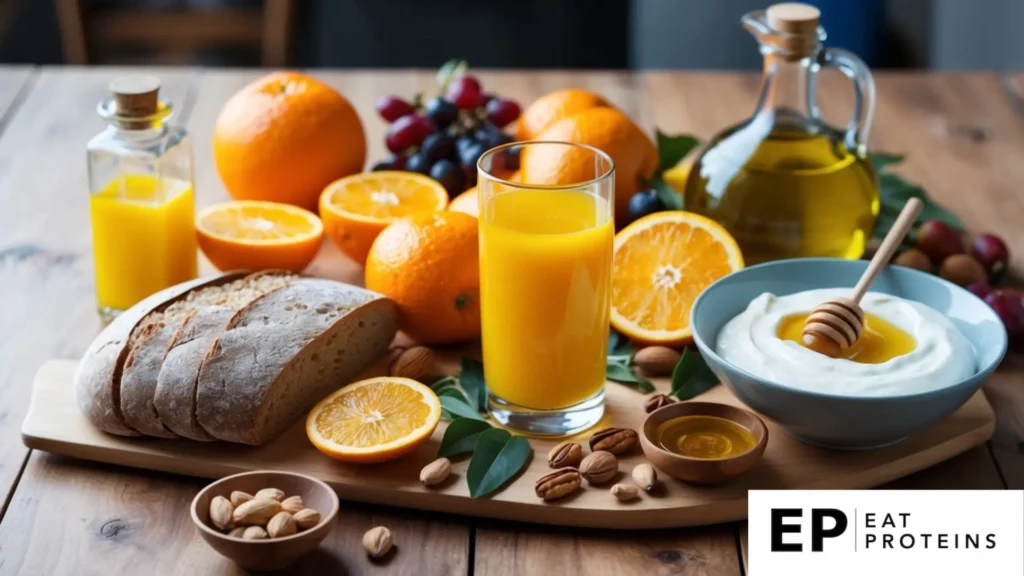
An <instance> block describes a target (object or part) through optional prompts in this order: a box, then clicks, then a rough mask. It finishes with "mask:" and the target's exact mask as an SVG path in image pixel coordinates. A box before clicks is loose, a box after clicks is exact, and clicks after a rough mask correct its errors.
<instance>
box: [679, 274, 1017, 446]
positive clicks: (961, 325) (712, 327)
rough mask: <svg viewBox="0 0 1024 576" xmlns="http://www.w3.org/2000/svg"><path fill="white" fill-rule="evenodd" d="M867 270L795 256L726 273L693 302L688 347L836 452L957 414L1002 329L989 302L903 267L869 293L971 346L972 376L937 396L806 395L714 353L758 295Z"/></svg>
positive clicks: (839, 282) (842, 281) (768, 411)
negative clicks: (925, 314)
mask: <svg viewBox="0 0 1024 576" xmlns="http://www.w3.org/2000/svg"><path fill="white" fill-rule="evenodd" d="M867 264H868V263H867V262H866V261H863V260H839V259H834V258H800V259H793V260H781V261H778V262H769V263H767V264H761V265H758V266H751V267H750V268H745V269H743V270H740V271H738V272H735V273H733V274H730V275H728V276H726V277H724V278H722V279H720V280H718V281H717V282H715V283H714V284H712V285H711V286H709V287H708V288H707V289H706V290H705V291H704V292H703V293H702V294H701V295H700V297H698V298H697V301H696V302H694V303H693V310H692V312H691V324H692V326H693V336H694V341H695V342H696V344H697V347H698V348H699V349H700V352H701V354H702V355H703V356H704V359H705V360H706V361H707V363H708V366H709V367H710V368H711V370H712V371H714V373H715V374H716V375H717V376H718V377H719V379H721V381H722V382H724V383H725V385H726V386H728V387H729V389H730V390H732V391H733V393H735V394H736V396H737V397H739V399H740V400H742V401H743V402H744V403H746V404H747V405H748V406H750V407H751V408H753V409H754V410H756V411H758V412H760V413H761V414H763V415H765V416H767V417H768V418H770V419H772V420H774V421H776V422H777V423H779V424H780V425H781V426H782V427H783V428H784V429H785V430H786V431H787V432H789V433H790V434H792V435H793V436H796V437H797V438H799V439H800V440H803V441H804V442H807V443H809V444H815V445H818V446H823V447H828V448H843V449H864V448H875V447H879V446H885V445H887V444H892V443H894V442H899V441H900V440H902V439H903V438H906V437H907V436H909V435H910V434H913V433H914V432H917V431H919V430H921V429H922V428H925V427H926V426H928V425H930V424H934V423H935V422H937V421H939V420H941V419H942V418H945V417H946V416H949V415H950V414H952V413H953V412H955V411H956V410H957V409H958V408H960V406H962V405H963V404H964V403H965V402H967V400H968V399H969V398H970V397H971V396H972V395H973V394H974V393H975V392H976V391H977V390H978V388H979V387H980V386H981V383H982V382H983V381H984V380H985V378H987V377H988V375H989V374H991V373H992V371H993V370H995V368H996V366H998V365H999V362H1000V361H1001V360H1002V359H1003V355H1004V354H1005V353H1006V344H1007V339H1006V329H1005V328H1004V327H1003V324H1002V322H1000V320H999V317H998V316H996V314H995V312H994V311H993V310H992V309H991V308H990V307H989V306H988V304H986V303H985V302H984V301H982V300H981V299H980V298H978V297H976V296H974V295H973V294H971V293H970V292H968V291H967V290H964V289H963V288H960V287H959V286H956V285H955V284H952V283H950V282H947V281H945V280H943V279H941V278H939V277H937V276H933V275H931V274H925V273H923V272H919V271H917V270H912V269H910V268H904V267H902V266H889V267H888V268H886V269H885V270H884V271H883V272H882V273H881V274H880V275H879V277H878V279H877V280H875V283H874V284H873V285H872V287H871V289H870V290H871V291H872V292H882V293H885V294H892V295H894V296H899V297H901V298H905V299H907V300H914V301H917V302H920V303H922V304H925V305H927V306H930V307H932V308H934V309H935V310H938V311H939V312H941V313H942V314H944V315H945V316H947V317H948V318H949V319H950V320H952V321H953V323H954V324H955V325H956V327H957V328H958V329H959V330H960V331H961V332H962V333H963V334H964V336H966V337H967V340H968V341H969V342H970V343H971V346H973V347H974V353H975V358H976V359H977V360H978V371H977V373H975V374H974V375H973V376H971V377H970V378H967V379H965V380H963V381H961V382H958V383H956V384H954V385H952V386H949V387H946V388H943V389H941V390H933V391H930V392H922V393H915V394H908V395H904V396H885V397H856V396H843V395H837V394H828V393H822V392H810V391H806V390H800V389H797V388H793V387H790V386H787V385H786V384H784V383H781V382H773V381H770V380H767V379H765V378H761V377H759V376H757V375H755V374H751V373H750V372H747V371H745V370H742V369H740V368H738V367H736V366H734V365H733V364H731V363H730V362H727V361H726V360H724V359H722V357H721V356H719V355H718V354H716V353H715V351H714V346H715V342H716V341H717V338H718V332H719V331H720V330H721V329H722V327H723V326H724V325H725V324H726V322H728V321H729V320H730V319H732V318H733V317H734V316H736V315H737V314H739V313H740V312H742V311H743V310H744V309H746V307H747V304H748V303H750V301H751V300H753V299H754V298H755V297H757V296H758V295H760V294H762V293H764V292H771V293H773V294H775V295H777V296H783V295H786V294H793V293H795V292H803V291H804V290H813V289H816V288H837V287H844V286H849V287H852V286H853V285H854V284H856V283H857V279H858V278H860V275H861V273H862V272H863V271H864V269H865V268H866V267H867Z"/></svg>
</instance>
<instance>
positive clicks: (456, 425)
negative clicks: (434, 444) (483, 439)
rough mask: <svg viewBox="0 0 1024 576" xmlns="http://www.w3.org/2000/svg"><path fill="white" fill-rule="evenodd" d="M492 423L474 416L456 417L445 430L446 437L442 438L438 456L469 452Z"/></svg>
mask: <svg viewBox="0 0 1024 576" xmlns="http://www.w3.org/2000/svg"><path fill="white" fill-rule="evenodd" d="M490 429H491V425H490V424H488V423H487V422H484V421H483V420H474V419H472V418H456V419H455V420H453V421H452V423H451V424H449V425H448V429H447V430H445V431H444V438H442V439H441V448H439V449H438V451H437V456H438V458H440V457H442V456H444V457H448V456H458V455H459V454H468V453H470V452H472V451H473V447H474V446H476V440H477V438H478V437H479V436H480V433H481V432H483V431H484V430H490Z"/></svg>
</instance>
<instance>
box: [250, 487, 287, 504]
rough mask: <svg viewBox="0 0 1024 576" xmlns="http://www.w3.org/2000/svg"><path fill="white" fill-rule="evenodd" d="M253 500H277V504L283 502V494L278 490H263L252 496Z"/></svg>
mask: <svg viewBox="0 0 1024 576" xmlns="http://www.w3.org/2000/svg"><path fill="white" fill-rule="evenodd" d="M253 498H255V499H259V498H269V499H271V500H277V501H278V502H280V501H281V500H284V492H283V491H281V490H278V489H277V488H264V489H263V490H260V491H259V492H257V493H256V494H255V495H254V496H253Z"/></svg>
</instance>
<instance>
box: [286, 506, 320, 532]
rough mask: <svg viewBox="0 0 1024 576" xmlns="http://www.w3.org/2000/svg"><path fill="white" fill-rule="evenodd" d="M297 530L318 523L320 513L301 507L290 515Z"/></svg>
mask: <svg viewBox="0 0 1024 576" xmlns="http://www.w3.org/2000/svg"><path fill="white" fill-rule="evenodd" d="M292 518H295V524H296V526H298V528H299V530H306V529H309V528H312V527H313V526H316V525H317V524H319V523H320V513H319V512H317V511H316V510H313V509H312V508H303V509H302V510H299V511H298V512H296V513H295V514H293V515H292Z"/></svg>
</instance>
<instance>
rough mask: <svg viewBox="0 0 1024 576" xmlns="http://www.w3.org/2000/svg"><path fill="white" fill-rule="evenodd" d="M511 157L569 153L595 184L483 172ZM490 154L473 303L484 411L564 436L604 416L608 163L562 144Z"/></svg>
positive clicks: (513, 424) (483, 180) (481, 186)
mask: <svg viewBox="0 0 1024 576" xmlns="http://www.w3.org/2000/svg"><path fill="white" fill-rule="evenodd" d="M513 146H518V147H519V148H521V152H520V154H560V153H562V152H564V150H565V149H567V148H575V149H577V150H575V151H574V156H575V158H576V160H577V161H579V162H586V163H588V164H591V165H592V166H593V169H592V170H590V173H593V174H595V176H596V177H595V179H594V180H591V181H588V182H578V183H567V184H565V185H533V184H531V183H530V180H529V177H528V176H527V175H524V180H525V181H524V182H517V183H512V182H508V181H505V180H502V179H500V178H498V177H496V176H494V175H493V174H495V173H496V172H499V173H500V171H501V170H502V168H504V165H503V159H504V158H506V157H507V154H508V153H509V150H510V148H511V147H513ZM513 146H504V147H498V148H495V149H492V150H490V151H488V152H487V153H486V154H485V155H484V156H483V157H481V159H480V174H479V177H478V184H477V190H478V193H479V201H480V300H481V317H482V324H483V333H482V345H483V360H484V373H485V378H486V380H487V386H488V389H489V391H490V407H489V408H490V413H491V415H492V416H494V418H495V419H496V420H497V421H498V422H500V423H501V424H503V425H505V426H508V427H510V428H515V429H518V430H522V431H524V432H529V433H533V434H567V433H572V432H574V431H578V430H582V429H584V428H587V427H589V426H591V425H593V424H594V423H596V422H597V421H598V420H599V419H600V418H601V415H602V414H603V411H604V383H605V365H606V357H607V346H608V318H609V313H610V298H611V296H610V294H611V291H610V290H611V288H610V286H611V264H612V244H613V239H614V210H613V206H614V204H613V197H612V194H613V176H612V174H613V165H612V162H611V159H610V158H608V157H607V156H606V155H605V154H604V153H603V152H600V151H599V150H596V149H593V148H589V147H584V146H580V145H576V144H569V143H565V142H538V143H525V144H517V145H513Z"/></svg>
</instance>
